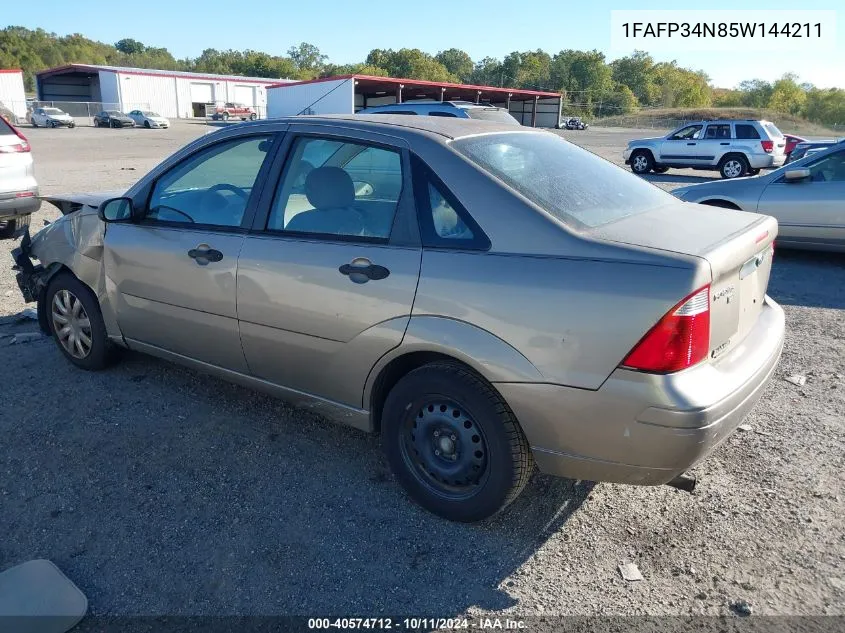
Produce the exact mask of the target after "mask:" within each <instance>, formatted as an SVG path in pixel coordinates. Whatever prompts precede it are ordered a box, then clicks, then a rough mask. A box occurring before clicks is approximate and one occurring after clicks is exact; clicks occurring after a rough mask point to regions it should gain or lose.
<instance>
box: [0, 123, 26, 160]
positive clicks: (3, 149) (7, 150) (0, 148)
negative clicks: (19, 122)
mask: <svg viewBox="0 0 845 633" xmlns="http://www.w3.org/2000/svg"><path fill="white" fill-rule="evenodd" d="M9 127H10V128H12V132H14V133H15V136H17V137H18V138H19V139H20V140H21V142H20V143H16V144H15V145H0V154H16V153H18V152H28V151H30V149H29V141H28V140H26V137H25V136H24V135H23V134H21V131H20V130H19V129H18V128H16V127H15V126H14V125H10V126H9Z"/></svg>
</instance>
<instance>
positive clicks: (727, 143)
mask: <svg viewBox="0 0 845 633" xmlns="http://www.w3.org/2000/svg"><path fill="white" fill-rule="evenodd" d="M719 145H730V143H719Z"/></svg>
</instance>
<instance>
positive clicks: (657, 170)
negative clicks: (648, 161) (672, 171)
mask: <svg viewBox="0 0 845 633" xmlns="http://www.w3.org/2000/svg"><path fill="white" fill-rule="evenodd" d="M652 169H653V170H654V173H655V174H665V173H666V172H667V171H669V168H668V167H665V166H663V165H655V166H654V167H652Z"/></svg>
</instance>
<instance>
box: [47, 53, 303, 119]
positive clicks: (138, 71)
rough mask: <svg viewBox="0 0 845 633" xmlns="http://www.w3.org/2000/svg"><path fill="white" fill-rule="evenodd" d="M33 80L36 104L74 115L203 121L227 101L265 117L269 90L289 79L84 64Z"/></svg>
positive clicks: (49, 73) (51, 71)
mask: <svg viewBox="0 0 845 633" xmlns="http://www.w3.org/2000/svg"><path fill="white" fill-rule="evenodd" d="M36 79H37V83H38V99H39V100H40V101H52V102H59V101H61V102H64V104H65V105H64V106H59V107H62V108H63V109H65V110H67V111H68V112H69V113H70V114H72V115H74V116H84V115H85V113H84V112H76V111H71V110H77V109H81V108H82V107H85V106H84V104H90V106H91V107H93V108H94V109H95V110H99V109H108V108H113V109H117V110H122V111H123V112H129V111H131V110H134V109H138V108H142V109H149V110H153V111H155V112H158V113H159V114H161V115H162V116H166V117H171V118H191V117H204V116H205V113H206V106H207V105H212V104H216V105H220V104H223V103H226V102H232V103H241V104H243V105H248V106H252V107H253V108H255V109H256V110H257V111H258V112H259V115H260V116H264V113H265V112H266V107H267V92H266V88H267V86H268V85H270V84H277V83H281V82H286V81H289V80H287V79H267V78H262V77H239V76H233V75H210V74H202V73H188V72H180V71H173V70H152V69H147V68H122V67H118V66H90V65H86V64H69V65H67V66H61V67H58V68H51V69H49V70H43V71H41V72H40V73H38V74H37V75H36ZM71 103H80V104H83V106H74V107H71V106H70V104H71ZM91 114H93V112H92V113H91Z"/></svg>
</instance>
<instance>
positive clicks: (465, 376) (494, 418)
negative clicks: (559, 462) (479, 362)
mask: <svg viewBox="0 0 845 633" xmlns="http://www.w3.org/2000/svg"><path fill="white" fill-rule="evenodd" d="M441 433H442V435H441ZM423 434H424V435H423ZM447 434H448V436H449V437H448V438H447ZM418 438H419V439H418ZM442 442H447V448H446V449H444V447H443V444H442ZM382 446H383V448H384V451H385V453H386V455H387V459H388V462H389V463H390V468H391V470H392V471H393V473H394V474H395V475H396V478H397V479H398V480H399V482H400V483H401V484H402V487H403V488H405V490H406V491H407V493H408V494H409V495H410V496H411V498H412V499H414V501H416V502H417V503H419V504H420V505H421V506H422V507H424V508H425V509H427V510H429V511H430V512H433V513H434V514H437V515H439V516H441V517H443V518H445V519H449V520H451V521H463V522H472V521H481V520H483V519H486V518H488V517H490V516H493V515H494V514H496V513H497V512H499V511H500V510H501V509H503V508H504V507H505V506H507V505H508V504H509V503H510V502H511V501H513V500H514V499H516V497H517V496H519V493H520V492H522V489H523V488H524V487H525V484H526V483H528V480H529V478H530V476H531V472H532V469H533V466H534V460H533V458H532V456H531V450H530V448H529V446H528V441H527V440H526V439H525V435H524V434H523V433H522V429H521V428H520V426H519V423H518V422H517V420H516V418H515V417H514V415H513V413H512V412H511V410H510V408H509V407H508V405H507V403H505V401H504V400H503V399H502V397H501V396H500V395H499V394H498V393H497V392H496V391H495V390H494V389H493V387H491V386H490V385H489V384H488V383H487V382H485V381H484V380H483V379H482V378H480V377H479V376H477V375H476V374H475V373H473V372H471V371H469V370H468V369H465V368H464V367H462V366H460V365H458V364H455V363H450V362H437V363H431V364H428V365H424V366H422V367H420V368H418V369H415V370H413V371H412V372H410V373H408V374H407V375H406V376H404V377H403V378H401V379H400V380H399V382H398V383H396V385H395V386H394V387H393V389H391V390H390V393H389V394H388V396H387V400H386V401H385V403H384V409H383V411H382ZM438 447H439V450H438ZM467 447H470V450H466V448H467ZM462 448H463V449H464V450H461V449H462ZM440 450H443V451H444V452H442V453H441V452H440ZM450 450H451V452H449V451H450ZM447 454H448V455H449V456H451V457H450V458H447V457H444V455H447ZM434 471H437V472H434ZM444 473H445V474H444ZM448 477H452V480H451V481H450V480H448V479H447V478H448Z"/></svg>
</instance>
